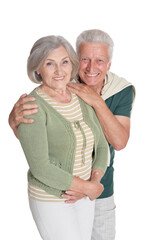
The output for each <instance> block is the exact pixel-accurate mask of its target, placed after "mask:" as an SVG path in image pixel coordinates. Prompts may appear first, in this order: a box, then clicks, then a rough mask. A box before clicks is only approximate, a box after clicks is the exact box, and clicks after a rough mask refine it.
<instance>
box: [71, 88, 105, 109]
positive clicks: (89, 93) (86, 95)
mask: <svg viewBox="0 0 160 240" xmlns="http://www.w3.org/2000/svg"><path fill="white" fill-rule="evenodd" d="M67 88H68V89H69V90H70V91H71V92H73V93H75V94H76V95H78V96H79V97H80V98H82V99H83V101H85V102H86V103H87V104H88V105H90V106H92V107H94V104H95V103H96V102H97V101H102V98H101V97H100V95H98V93H96V92H95V91H94V90H93V89H92V88H91V87H89V86H87V85H86V84H82V83H68V84H67Z"/></svg>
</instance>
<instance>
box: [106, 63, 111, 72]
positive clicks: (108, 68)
mask: <svg viewBox="0 0 160 240" xmlns="http://www.w3.org/2000/svg"><path fill="white" fill-rule="evenodd" d="M111 64H112V63H111V62H109V63H108V67H107V71H109V70H110V67H111Z"/></svg>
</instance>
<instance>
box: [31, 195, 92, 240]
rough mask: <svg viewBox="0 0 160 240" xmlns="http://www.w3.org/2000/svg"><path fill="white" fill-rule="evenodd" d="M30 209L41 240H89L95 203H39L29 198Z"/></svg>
mask: <svg viewBox="0 0 160 240" xmlns="http://www.w3.org/2000/svg"><path fill="white" fill-rule="evenodd" d="M29 204H30V209H31V212H32V215H33V218H34V220H35V223H36V225H37V228H38V230H39V233H40V235H41V237H42V239H43V240H90V239H91V233H92V226H93V219H94V209H95V201H90V200H89V198H87V197H86V198H83V199H81V200H79V201H77V202H76V203H73V204H69V203H68V204H67V203H64V202H57V203H55V202H40V201H37V200H34V199H32V198H29Z"/></svg>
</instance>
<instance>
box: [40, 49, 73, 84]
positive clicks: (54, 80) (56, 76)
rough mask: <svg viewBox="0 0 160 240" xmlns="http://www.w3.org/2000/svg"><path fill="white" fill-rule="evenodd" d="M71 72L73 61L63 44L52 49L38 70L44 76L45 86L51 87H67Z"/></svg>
mask: <svg viewBox="0 0 160 240" xmlns="http://www.w3.org/2000/svg"><path fill="white" fill-rule="evenodd" d="M71 72H72V63H71V61H70V58H69V55H68V53H67V51H66V49H65V48H64V47H63V46H60V47H59V48H56V49H54V50H52V51H51V52H50V54H49V55H48V56H47V57H46V59H45V61H44V63H43V64H42V66H41V67H40V68H39V69H38V71H37V73H38V74H40V75H41V77H42V80H43V86H45V87H48V88H51V89H65V88H66V85H67V83H68V82H69V81H70V78H71Z"/></svg>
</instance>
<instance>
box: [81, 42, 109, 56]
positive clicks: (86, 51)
mask: <svg viewBox="0 0 160 240" xmlns="http://www.w3.org/2000/svg"><path fill="white" fill-rule="evenodd" d="M79 50H80V51H79V53H80V55H81V56H82V55H83V56H87V55H89V56H102V57H106V56H108V45H107V44H105V43H100V42H98V43H97V42H85V43H82V44H81V45H80V49H79Z"/></svg>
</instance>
